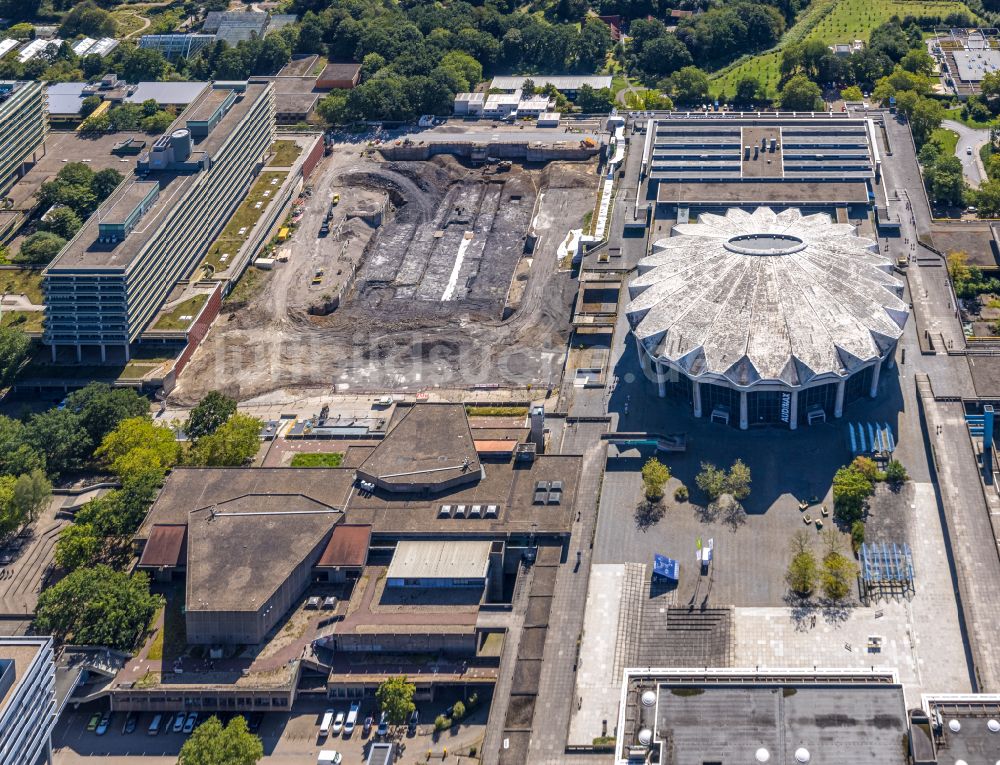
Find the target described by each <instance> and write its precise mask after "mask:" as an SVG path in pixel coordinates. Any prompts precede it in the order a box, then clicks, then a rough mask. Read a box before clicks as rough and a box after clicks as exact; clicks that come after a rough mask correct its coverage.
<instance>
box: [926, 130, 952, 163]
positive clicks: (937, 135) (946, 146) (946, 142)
mask: <svg viewBox="0 0 1000 765" xmlns="http://www.w3.org/2000/svg"><path fill="white" fill-rule="evenodd" d="M931 140H932V141H937V142H938V143H939V144H940V145H941V153H942V154H943V155H944V156H946V157H950V156H953V155H954V154H955V147H956V146H958V133H956V132H955V131H954V130H948V129H947V128H938V129H937V130H935V131H934V132H933V133H931Z"/></svg>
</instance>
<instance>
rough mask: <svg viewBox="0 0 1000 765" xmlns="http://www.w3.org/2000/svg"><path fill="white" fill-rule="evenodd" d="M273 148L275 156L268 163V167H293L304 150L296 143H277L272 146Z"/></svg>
mask: <svg viewBox="0 0 1000 765" xmlns="http://www.w3.org/2000/svg"><path fill="white" fill-rule="evenodd" d="M271 148H272V149H273V150H274V156H273V157H271V161H270V162H268V163H267V166H268V167H291V166H292V163H293V162H295V160H296V159H298V156H299V154H301V153H302V149H300V148H299V145H298V144H297V143H295V141H285V140H282V141H275V142H274V143H272V144H271Z"/></svg>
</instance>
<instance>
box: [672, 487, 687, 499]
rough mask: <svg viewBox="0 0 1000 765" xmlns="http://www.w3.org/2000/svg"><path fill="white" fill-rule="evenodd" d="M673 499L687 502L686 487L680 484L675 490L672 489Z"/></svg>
mask: <svg viewBox="0 0 1000 765" xmlns="http://www.w3.org/2000/svg"><path fill="white" fill-rule="evenodd" d="M674 499H676V500H677V501H678V502H687V501H688V487H687V486H685V485H684V484H681V485H680V486H678V487H677V488H676V489H674Z"/></svg>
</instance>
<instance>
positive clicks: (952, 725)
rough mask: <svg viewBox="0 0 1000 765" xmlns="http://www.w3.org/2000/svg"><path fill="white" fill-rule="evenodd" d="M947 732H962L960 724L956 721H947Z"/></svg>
mask: <svg viewBox="0 0 1000 765" xmlns="http://www.w3.org/2000/svg"><path fill="white" fill-rule="evenodd" d="M948 730H950V731H951V732H952V733H958V732H959V731H960V730H962V723H960V722H959V721H958V720H949V721H948Z"/></svg>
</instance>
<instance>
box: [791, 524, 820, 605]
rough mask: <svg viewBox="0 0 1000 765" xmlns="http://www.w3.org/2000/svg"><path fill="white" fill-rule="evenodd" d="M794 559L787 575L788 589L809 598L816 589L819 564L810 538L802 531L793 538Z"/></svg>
mask: <svg viewBox="0 0 1000 765" xmlns="http://www.w3.org/2000/svg"><path fill="white" fill-rule="evenodd" d="M791 546H792V559H791V561H790V562H789V564H788V571H787V572H786V573H785V581H786V582H787V583H788V587H789V588H790V589H791V590H792V592H794V593H795V594H797V595H801V596H803V597H807V596H809V595H811V594H812V591H813V590H814V589H815V588H816V580H817V578H818V577H819V564H818V563H817V562H816V555H815V554H814V553H813V551H812V546H811V544H810V542H809V537H808V536H807V535H806V533H805V532H804V531H802V530H801V529H800V530H799V531H797V532H795V534H794V535H793V536H792V541H791Z"/></svg>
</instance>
